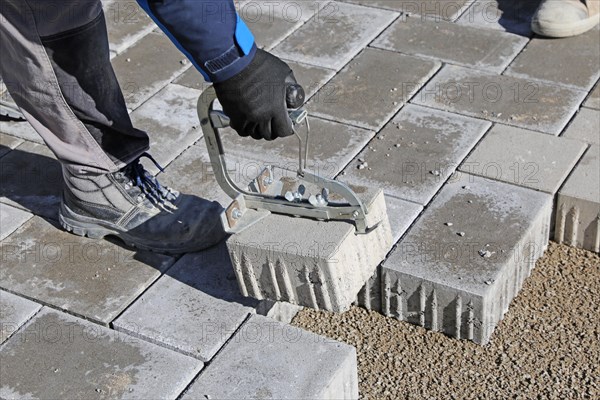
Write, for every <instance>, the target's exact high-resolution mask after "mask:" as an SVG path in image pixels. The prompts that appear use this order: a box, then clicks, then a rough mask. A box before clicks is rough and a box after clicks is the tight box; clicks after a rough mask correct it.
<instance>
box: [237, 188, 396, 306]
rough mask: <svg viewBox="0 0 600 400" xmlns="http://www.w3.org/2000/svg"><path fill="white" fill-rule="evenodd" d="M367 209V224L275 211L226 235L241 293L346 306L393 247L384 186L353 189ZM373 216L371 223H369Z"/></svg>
mask: <svg viewBox="0 0 600 400" xmlns="http://www.w3.org/2000/svg"><path fill="white" fill-rule="evenodd" d="M355 191H356V192H357V194H358V195H359V196H361V197H362V200H363V202H364V204H365V206H366V207H367V208H368V210H369V213H368V214H367V218H368V220H367V226H374V224H375V223H378V222H380V224H379V226H378V227H377V229H375V230H373V231H371V232H369V233H366V234H362V235H356V234H355V227H354V225H353V224H350V223H346V222H339V221H336V222H333V221H329V222H325V221H317V220H310V219H307V218H293V217H290V216H282V215H276V214H271V215H269V216H267V217H266V218H264V219H263V220H261V221H259V222H257V223H256V224H255V225H252V226H250V227H249V228H248V229H246V230H244V231H243V232H241V233H238V234H236V235H233V236H231V237H230V238H229V239H228V240H227V249H228V251H229V254H230V257H231V261H232V263H233V268H234V270H235V273H236V277H237V281H238V284H239V286H240V292H241V293H242V295H244V296H249V297H252V298H255V299H258V300H263V299H269V300H273V301H287V302H289V303H292V304H297V305H301V306H305V307H312V308H315V309H324V310H328V311H334V312H342V311H346V310H348V308H349V307H350V305H351V304H352V302H353V301H354V299H355V297H356V294H357V293H358V291H359V290H360V288H361V287H362V286H363V285H364V283H365V281H366V280H367V279H368V278H369V277H370V276H371V275H372V274H373V272H374V270H375V268H376V266H377V265H378V264H379V263H380V262H381V261H383V259H384V258H385V256H386V255H387V253H388V251H389V250H390V249H391V247H392V232H391V228H390V225H389V221H388V219H387V216H386V210H385V199H384V196H383V192H382V191H371V190H367V189H366V188H362V192H361V191H359V190H358V189H356V190H355ZM369 221H371V222H369Z"/></svg>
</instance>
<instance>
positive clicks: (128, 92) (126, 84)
mask: <svg viewBox="0 0 600 400" xmlns="http://www.w3.org/2000/svg"><path fill="white" fill-rule="evenodd" d="M112 65H113V67H114V69H115V73H116V74H117V78H118V80H119V84H120V85H121V90H122V91H123V96H124V97H125V101H126V103H127V107H128V108H129V109H131V110H134V109H136V108H137V107H138V106H140V105H141V104H142V103H143V102H144V101H146V100H148V99H149V98H150V97H151V96H153V95H154V94H156V93H157V92H158V91H159V90H160V89H162V88H163V87H164V86H166V85H167V84H168V83H169V82H171V81H172V80H173V79H175V78H176V77H178V76H179V75H181V74H182V73H183V72H184V71H185V70H186V69H188V68H189V67H190V65H191V64H190V62H189V61H187V60H186V59H185V56H184V55H183V54H182V53H180V52H179V50H177V48H176V47H175V45H173V43H171V41H170V40H169V39H168V38H167V37H166V36H165V35H164V34H162V33H159V32H151V33H149V34H148V35H146V36H144V37H143V38H142V39H141V40H140V41H138V42H137V43H135V44H134V45H133V46H131V47H130V48H128V49H127V50H125V51H124V52H123V53H121V54H119V55H118V56H116V57H115V58H114V59H113V60H112Z"/></svg>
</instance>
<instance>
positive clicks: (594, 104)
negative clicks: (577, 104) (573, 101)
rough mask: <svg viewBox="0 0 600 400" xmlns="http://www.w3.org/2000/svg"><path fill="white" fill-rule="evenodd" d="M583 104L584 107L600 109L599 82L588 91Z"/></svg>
mask: <svg viewBox="0 0 600 400" xmlns="http://www.w3.org/2000/svg"><path fill="white" fill-rule="evenodd" d="M583 105H584V107H589V108H593V109H595V110H600V83H597V84H596V87H595V88H594V90H592V92H591V93H590V95H589V96H588V98H587V100H586V101H585V103H584V104H583Z"/></svg>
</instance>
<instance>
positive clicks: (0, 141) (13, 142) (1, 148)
mask: <svg viewBox="0 0 600 400" xmlns="http://www.w3.org/2000/svg"><path fill="white" fill-rule="evenodd" d="M21 143H23V140H22V139H20V138H18V137H15V136H10V135H7V134H4V133H0V157H2V156H4V155H6V154H8V152H10V151H11V150H12V149H14V148H15V147H17V146H18V145H20V144H21Z"/></svg>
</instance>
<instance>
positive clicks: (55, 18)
mask: <svg viewBox="0 0 600 400" xmlns="http://www.w3.org/2000/svg"><path fill="white" fill-rule="evenodd" d="M0 7H1V8H0V10H1V15H0V17H1V18H2V24H1V25H0V32H1V37H0V42H1V47H0V50H1V54H2V57H0V59H1V63H2V64H1V65H2V71H1V72H2V77H3V79H4V81H5V82H6V84H7V86H8V87H9V89H10V92H11V94H12V95H13V97H14V99H15V101H16V103H17V104H18V105H19V107H20V108H21V110H22V111H23V114H24V115H25V117H26V118H27V120H28V121H29V122H30V123H31V124H32V125H33V127H34V128H35V129H36V130H37V131H38V132H39V133H40V135H41V136H42V137H43V138H44V140H45V142H46V143H47V144H48V146H49V147H50V149H51V150H52V151H53V152H54V154H56V156H57V158H58V159H59V160H60V161H61V165H62V169H63V176H64V179H65V185H64V188H63V194H62V201H61V206H60V211H59V221H60V223H61V225H62V226H63V227H64V228H65V229H67V230H69V231H72V232H74V233H76V234H78V235H86V236H89V237H94V238H101V237H104V236H106V235H116V236H118V237H120V238H122V239H123V240H124V241H125V242H126V243H128V244H130V245H134V246H136V247H138V248H142V249H147V250H156V251H161V252H170V253H182V252H189V251H196V250H201V249H203V248H206V247H209V246H211V245H213V244H215V243H217V242H219V241H220V240H221V239H222V238H223V237H224V235H225V233H224V231H223V228H222V226H221V223H220V217H219V214H220V211H221V209H222V208H221V206H220V205H219V204H218V203H216V202H210V201H207V200H204V199H200V198H198V197H195V196H187V195H182V194H179V193H178V192H176V191H172V190H170V189H168V188H165V187H163V186H161V185H160V184H159V183H158V181H157V180H156V178H154V177H152V176H150V174H148V173H147V172H146V171H145V170H144V167H143V166H142V164H141V163H140V162H139V158H140V156H142V155H144V151H145V150H146V149H147V148H148V137H147V135H146V133H144V132H142V131H139V130H136V129H134V128H133V127H132V125H131V121H130V119H129V116H128V114H127V109H126V107H125V102H124V100H123V96H122V94H121V90H120V89H119V85H118V83H117V80H116V78H115V75H114V72H113V70H112V67H111V65H110V60H109V51H108V40H107V34H106V26H105V23H104V16H103V14H102V8H101V4H100V0H76V1H68V0H60V1H56V2H54V1H48V0H2V2H1V3H0ZM157 56H159V55H158V54H157Z"/></svg>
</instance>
